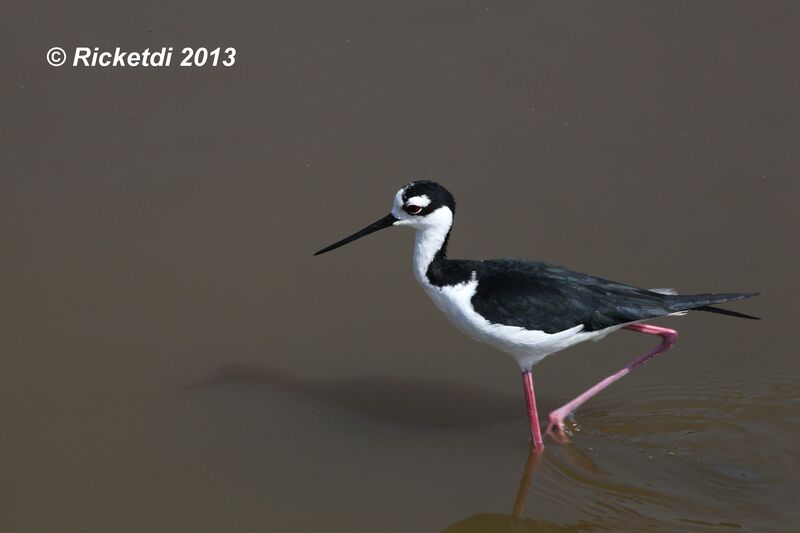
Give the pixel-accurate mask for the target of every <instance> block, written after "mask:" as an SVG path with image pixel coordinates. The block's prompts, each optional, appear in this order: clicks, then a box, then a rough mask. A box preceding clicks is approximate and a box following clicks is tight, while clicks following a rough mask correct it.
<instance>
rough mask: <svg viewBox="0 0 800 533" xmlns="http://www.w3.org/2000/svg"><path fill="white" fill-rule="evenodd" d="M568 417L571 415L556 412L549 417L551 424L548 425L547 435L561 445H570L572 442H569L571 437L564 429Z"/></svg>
mask: <svg viewBox="0 0 800 533" xmlns="http://www.w3.org/2000/svg"><path fill="white" fill-rule="evenodd" d="M567 415H569V413H561V412H559V411H557V410H556V411H553V412H552V413H550V416H549V417H548V418H549V422H548V423H547V431H546V433H547V434H548V435H550V436H551V437H552V438H553V440H555V441H556V442H558V443H561V444H568V443H569V442H571V441H570V440H569V435H568V434H567V431H566V429H565V428H564V418H566V417H567Z"/></svg>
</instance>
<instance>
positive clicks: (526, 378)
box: [522, 370, 544, 450]
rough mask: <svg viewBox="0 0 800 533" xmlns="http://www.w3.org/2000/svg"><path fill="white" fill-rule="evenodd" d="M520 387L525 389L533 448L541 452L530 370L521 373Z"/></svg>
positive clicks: (541, 443)
mask: <svg viewBox="0 0 800 533" xmlns="http://www.w3.org/2000/svg"><path fill="white" fill-rule="evenodd" d="M522 385H523V387H525V405H526V406H527V407H528V422H529V423H530V426H531V438H532V439H533V447H534V448H536V449H537V450H541V449H544V442H543V441H542V430H541V429H540V428H539V413H538V411H536V395H535V394H534V393H533V377H531V371H530V370H526V371H524V372H523V373H522Z"/></svg>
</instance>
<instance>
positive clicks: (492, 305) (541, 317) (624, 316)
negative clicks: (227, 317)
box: [314, 181, 758, 449]
mask: <svg viewBox="0 0 800 533" xmlns="http://www.w3.org/2000/svg"><path fill="white" fill-rule="evenodd" d="M455 211H456V203H455V200H454V199H453V195H452V194H450V192H449V191H447V189H445V188H444V187H442V186H441V185H439V184H438V183H434V182H432V181H414V182H411V183H409V184H408V185H406V186H405V187H403V188H402V189H400V190H399V191H398V192H397V194H396V195H395V197H394V205H393V206H392V211H391V213H389V214H388V215H386V216H385V217H383V218H382V219H380V220H378V221H377V222H375V223H373V224H370V225H369V226H367V227H366V228H364V229H362V230H361V231H359V232H357V233H354V234H353V235H351V236H350V237H347V238H346V239H342V240H341V241H339V242H337V243H335V244H332V245H330V246H328V247H327V248H323V249H322V250H320V251H318V252H317V253H316V254H314V255H319V254H323V253H325V252H329V251H331V250H333V249H335V248H338V247H340V246H343V245H345V244H347V243H349V242H352V241H354V240H356V239H359V238H361V237H364V236H366V235H369V234H370V233H374V232H376V231H378V230H380V229H383V228H388V227H389V226H409V227H411V228H414V229H415V230H416V232H417V233H416V240H415V242H414V275H415V276H416V278H417V281H419V283H420V285H422V287H423V288H424V289H425V292H427V293H428V296H430V297H431V299H432V300H433V301H434V303H435V304H436V305H437V307H439V309H440V310H441V311H442V312H443V313H444V314H445V315H446V316H447V318H448V319H450V321H451V322H452V323H453V324H455V326H456V327H457V328H459V329H460V330H462V331H463V332H464V333H466V334H467V335H469V336H471V337H473V338H475V339H476V340H478V341H480V342H484V343H486V344H489V345H491V346H494V347H495V348H497V349H499V350H501V351H504V352H507V353H509V354H511V355H512V356H513V357H514V359H516V361H517V363H518V364H519V367H520V369H521V370H522V379H523V384H524V387H525V399H526V405H527V407H528V418H529V421H530V429H531V436H532V438H533V445H534V446H535V447H536V448H537V449H541V448H542V447H543V443H542V436H541V430H540V428H539V418H538V414H537V411H536V396H535V395H534V392H533V380H532V377H531V368H532V367H533V365H535V364H536V363H538V362H539V361H541V360H542V359H544V358H545V357H546V356H548V355H550V354H552V353H555V352H558V351H561V350H563V349H565V348H568V347H569V346H572V345H574V344H577V343H579V342H583V341H588V340H594V341H597V340H600V339H602V338H603V337H605V336H606V335H608V334H609V333H611V332H613V331H616V330H618V329H621V328H624V329H628V330H631V331H638V332H640V333H649V334H651V335H658V336H659V337H661V343H660V344H659V346H658V347H656V348H655V349H653V350H651V351H649V352H647V353H645V354H644V355H642V356H640V357H638V358H636V359H634V360H633V361H631V362H630V363H629V364H628V365H627V366H625V367H624V368H622V369H621V370H619V371H618V372H616V373H615V374H612V375H611V376H609V377H607V378H605V379H604V380H602V381H601V382H599V383H598V384H597V385H595V386H594V387H591V388H590V389H588V390H587V391H586V392H584V393H583V394H581V395H580V396H578V397H577V398H575V399H574V400H572V401H570V402H568V403H566V404H565V405H563V406H562V407H560V408H558V409H556V410H555V411H553V412H552V413H550V416H549V423H548V426H547V432H548V433H550V434H552V435H553V436H554V437H556V438H557V439H559V440H560V439H563V438H564V433H563V429H564V419H565V417H566V416H568V415H569V414H570V413H572V412H573V411H574V410H575V409H577V408H578V407H579V406H580V405H582V404H583V403H584V402H586V400H588V399H589V398H591V397H592V396H594V395H595V394H597V393H598V392H600V391H601V390H603V389H605V388H606V387H608V386H609V385H610V384H611V383H613V382H615V381H617V380H618V379H620V378H621V377H622V376H624V375H625V374H627V373H628V372H630V371H631V370H633V369H634V368H636V367H638V366H640V365H642V364H644V363H646V362H647V361H649V360H650V359H652V358H653V357H655V356H656V355H658V354H660V353H662V352H664V351H666V350H668V349H670V348H672V346H673V345H674V344H675V341H676V340H677V337H678V333H677V332H676V331H675V330H672V329H668V328H663V327H659V326H652V325H648V324H643V322H645V321H647V320H650V319H653V318H658V317H661V316H666V315H678V314H684V313H685V312H687V311H710V312H714V313H720V314H724V315H730V316H736V317H741V318H756V317H751V316H749V315H744V314H742V313H737V312H735V311H729V310H727V309H720V308H717V307H711V306H713V305H715V304H719V303H722V302H729V301H732V300H741V299H743V298H749V297H751V296H756V295H757V294H758V293H730V294H692V295H678V294H675V293H674V291H671V290H666V289H652V290H648V289H640V288H638V287H632V286H630V285H625V284H623V283H615V282H613V281H608V280H605V279H601V278H598V277H594V276H589V275H587V274H581V273H579V272H573V271H571V270H568V269H566V268H564V267H562V266H558V265H552V264H549V263H544V262H541V261H521V260H518V259H493V260H485V261H472V260H464V259H448V258H447V241H448V239H449V237H450V230H451V228H452V226H453V217H454V215H455Z"/></svg>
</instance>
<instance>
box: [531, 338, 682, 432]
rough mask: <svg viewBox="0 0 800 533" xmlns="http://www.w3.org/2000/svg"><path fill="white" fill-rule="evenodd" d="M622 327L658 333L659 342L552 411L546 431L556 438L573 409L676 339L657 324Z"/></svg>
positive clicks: (672, 344)
mask: <svg viewBox="0 0 800 533" xmlns="http://www.w3.org/2000/svg"><path fill="white" fill-rule="evenodd" d="M624 329H629V330H631V331H638V332H639V333H648V334H650V335H658V336H659V337H661V344H659V345H658V346H657V347H656V348H654V349H653V350H650V351H649V352H647V353H646V354H644V355H642V356H640V357H637V358H636V359H634V360H633V361H631V362H630V363H628V364H627V365H626V366H625V367H624V368H623V369H621V370H620V371H619V372H616V373H615V374H612V375H610V376H608V377H607V378H606V379H604V380H603V381H601V382H600V383H598V384H597V385H595V386H594V387H592V388H590V389H589V390H587V391H586V392H584V393H583V394H581V395H580V396H578V397H577V398H575V399H574V400H572V401H571V402H569V403H567V404H564V405H563V406H561V407H559V408H558V409H556V410H555V411H553V412H552V413H550V423H549V424H548V426H547V433H549V434H550V435H552V436H554V437H556V439H557V440H563V435H564V419H565V418H566V417H567V416H569V414H570V413H572V412H573V411H575V409H577V408H578V407H580V406H581V405H583V403H584V402H586V400H588V399H589V398H591V397H592V396H594V395H595V394H597V393H598V392H600V391H602V390H603V389H605V388H606V387H608V386H609V385H611V384H612V383H614V382H615V381H617V380H618V379H620V378H621V377H622V376H624V375H626V374H628V373H629V372H630V371H631V370H633V369H634V368H636V367H639V366H642V365H643V364H645V363H646V362H647V361H649V360H650V359H652V358H653V357H655V356H657V355H658V354H660V353H662V352H666V351H667V350H669V349H670V348H672V347H673V346H674V345H675V342H677V340H678V332H677V331H675V330H674V329H669V328H660V327H658V326H650V325H647V324H631V325H629V326H625V327H624Z"/></svg>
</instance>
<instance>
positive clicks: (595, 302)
mask: <svg viewBox="0 0 800 533" xmlns="http://www.w3.org/2000/svg"><path fill="white" fill-rule="evenodd" d="M469 263H470V266H471V267H473V268H474V271H475V273H476V275H477V278H478V288H477V291H476V293H475V295H474V296H473V297H472V305H473V307H474V308H475V310H476V311H477V312H478V313H480V314H481V315H482V316H484V317H485V318H486V319H487V320H488V321H489V322H492V323H494V324H505V325H508V326H519V327H522V328H525V329H529V330H540V331H544V332H546V333H557V332H559V331H564V330H566V329H569V328H572V327H575V326H577V325H580V324H582V325H583V326H584V331H597V330H601V329H604V328H607V327H610V326H616V325H619V324H625V323H629V322H635V321H638V320H645V319H649V318H656V317H660V316H665V315H669V314H671V313H675V312H678V311H684V310H687V309H697V308H700V307H703V306H707V305H710V304H715V303H720V302H724V301H730V300H738V299H741V298H746V297H748V296H752V295H751V294H719V295H710V294H700V295H681V296H677V295H666V294H661V293H657V292H653V291H650V290H647V289H641V288H638V287H632V286H630V285H625V284H622V283H616V282H613V281H608V280H605V279H602V278H598V277H595V276H590V275H588V274H582V273H580V272H573V271H571V270H569V269H567V268H564V267H562V266H558V265H552V264H549V263H544V262H535V261H520V260H515V259H497V260H492V261H476V262H472V261H470V262H469Z"/></svg>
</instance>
